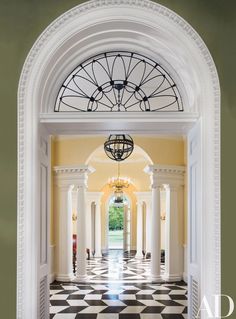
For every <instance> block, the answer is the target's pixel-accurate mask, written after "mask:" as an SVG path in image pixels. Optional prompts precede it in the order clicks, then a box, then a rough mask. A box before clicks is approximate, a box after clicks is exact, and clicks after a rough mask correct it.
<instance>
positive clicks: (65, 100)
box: [54, 51, 183, 112]
mask: <svg viewBox="0 0 236 319" xmlns="http://www.w3.org/2000/svg"><path fill="white" fill-rule="evenodd" d="M54 111H55V112H73V111H80V112H95V111H96V112H107V111H112V112H140V111H145V112H146V111H151V112H156V111H165V112H168V111H169V112H178V111H183V105H182V100H181V96H180V93H179V90H178V88H177V86H176V84H175V82H174V81H173V79H172V78H171V76H170V75H169V74H168V73H167V71H165V70H164V69H163V67H162V66H160V64H158V63H156V62H154V61H153V60H151V59H149V58H147V57H145V56H143V55H141V54H137V53H133V52H124V51H119V52H117V51H116V52H106V53H101V54H98V55H96V56H94V57H92V58H89V59H88V60H86V61H84V62H83V63H81V64H80V65H79V66H78V67H77V68H76V69H74V71H73V72H72V73H71V74H70V75H69V76H68V78H67V79H66V80H65V81H64V83H63V84H62V86H61V88H60V90H59V93H58V96H57V100H56V104H55V109H54Z"/></svg>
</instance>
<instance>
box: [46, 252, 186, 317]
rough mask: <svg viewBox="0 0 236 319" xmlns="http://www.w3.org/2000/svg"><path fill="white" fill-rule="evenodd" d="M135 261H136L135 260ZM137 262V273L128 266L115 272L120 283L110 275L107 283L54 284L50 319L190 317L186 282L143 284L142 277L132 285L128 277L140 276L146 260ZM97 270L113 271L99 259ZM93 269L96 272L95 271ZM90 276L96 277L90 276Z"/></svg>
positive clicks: (51, 294) (51, 295)
mask: <svg viewBox="0 0 236 319" xmlns="http://www.w3.org/2000/svg"><path fill="white" fill-rule="evenodd" d="M125 258H126V257H125ZM122 260H123V259H120V264H121V265H124V264H123V262H122ZM131 260H132V258H131ZM103 261H104V260H103ZM127 262H128V260H127ZM133 262H135V260H133ZM136 262H138V263H137V264H135V267H134V266H132V270H130V271H132V272H133V274H130V273H127V269H126V267H123V268H122V266H121V265H120V267H118V268H119V274H118V272H115V274H116V275H115V279H116V280H109V278H110V276H107V277H106V278H105V281H104V282H103V283H98V281H96V280H95V282H94V281H93V279H92V278H90V279H89V282H87V283H74V282H73V283H61V282H54V283H53V284H51V285H50V318H54V319H74V318H75V319H95V318H96V319H126V318H127V319H138V318H141V319H180V318H181V319H183V318H187V286H186V283H184V282H178V283H161V284H158V283H150V282H149V283H148V282H140V281H142V280H140V278H139V279H138V278H135V279H134V278H133V279H132V281H134V282H130V280H131V279H127V278H128V277H127V276H125V275H131V277H134V276H135V274H136V275H137V276H139V275H140V272H139V268H140V267H141V266H140V265H142V264H143V263H144V260H141V261H136ZM101 263H102V260H101ZM105 264H106V263H105ZM108 265H111V264H110V263H109V258H107V267H108ZM88 266H89V264H88ZM95 268H103V270H106V271H108V273H109V270H107V269H105V267H104V265H101V264H100V265H99V264H97V260H96V267H95ZM118 268H117V269H118ZM90 270H91V272H92V273H94V270H93V269H92V268H91V269H90ZM98 271H101V270H98ZM106 271H105V272H106ZM125 271H126V273H125V275H124V274H123V272H125ZM136 271H138V272H136ZM105 272H102V273H100V274H95V276H100V275H101V274H105ZM90 276H92V275H91V274H90ZM129 277H130V276H129ZM93 278H94V277H93ZM111 278H112V279H114V276H111ZM91 279H92V280H91ZM94 279H95V278H94ZM96 279H97V280H101V281H102V280H103V279H104V277H103V278H102V279H101V278H99V279H98V278H96ZM118 279H119V280H118ZM121 279H122V280H121ZM146 279H147V278H145V280H146ZM108 280H109V281H108Z"/></svg>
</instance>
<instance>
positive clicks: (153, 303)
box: [138, 299, 163, 307]
mask: <svg viewBox="0 0 236 319" xmlns="http://www.w3.org/2000/svg"><path fill="white" fill-rule="evenodd" d="M138 301H139V302H141V303H143V304H144V305H145V306H149V307H163V304H162V303H160V302H158V301H156V300H148V299H139V300H138Z"/></svg>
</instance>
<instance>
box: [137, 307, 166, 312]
mask: <svg viewBox="0 0 236 319" xmlns="http://www.w3.org/2000/svg"><path fill="white" fill-rule="evenodd" d="M164 309H165V307H164V306H163V307H161V306H147V307H146V308H145V309H143V311H142V313H161V312H162V311H163V310H164Z"/></svg>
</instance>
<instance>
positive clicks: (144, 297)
mask: <svg viewBox="0 0 236 319" xmlns="http://www.w3.org/2000/svg"><path fill="white" fill-rule="evenodd" d="M136 299H137V300H141V299H145V300H153V297H152V295H136Z"/></svg>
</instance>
